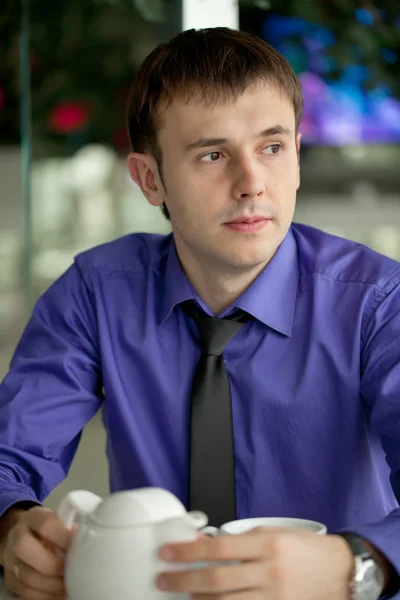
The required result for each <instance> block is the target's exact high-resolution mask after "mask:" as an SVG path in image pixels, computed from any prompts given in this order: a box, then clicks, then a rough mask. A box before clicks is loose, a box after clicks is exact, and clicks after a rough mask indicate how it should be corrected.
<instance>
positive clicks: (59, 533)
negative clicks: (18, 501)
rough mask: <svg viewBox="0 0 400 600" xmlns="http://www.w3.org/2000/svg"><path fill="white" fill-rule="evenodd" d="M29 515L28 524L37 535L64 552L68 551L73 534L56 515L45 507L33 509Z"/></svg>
mask: <svg viewBox="0 0 400 600" xmlns="http://www.w3.org/2000/svg"><path fill="white" fill-rule="evenodd" d="M28 513H29V516H27V518H26V523H27V525H28V527H29V529H30V530H31V531H33V533H34V534H35V535H37V536H38V537H39V538H42V539H43V540H45V541H46V542H50V543H51V544H53V545H54V546H56V547H57V548H59V549H60V550H62V551H63V552H66V551H67V550H68V548H69V545H70V543H71V540H72V537H73V532H72V531H70V530H69V529H67V528H66V527H65V526H64V525H63V524H62V523H61V521H60V519H59V518H58V517H57V515H56V514H55V513H53V512H52V511H51V510H48V509H45V508H43V507H37V508H31V509H30V510H29V511H28Z"/></svg>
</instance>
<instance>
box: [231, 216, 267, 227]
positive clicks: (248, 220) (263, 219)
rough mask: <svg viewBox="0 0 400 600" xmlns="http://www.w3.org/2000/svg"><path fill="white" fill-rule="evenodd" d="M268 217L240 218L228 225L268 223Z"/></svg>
mask: <svg viewBox="0 0 400 600" xmlns="http://www.w3.org/2000/svg"><path fill="white" fill-rule="evenodd" d="M266 220H267V217H240V218H239V219H235V220H234V221H228V222H227V225H230V224H234V223H250V224H251V223H257V222H258V221H266Z"/></svg>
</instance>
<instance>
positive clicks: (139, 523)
mask: <svg viewBox="0 0 400 600" xmlns="http://www.w3.org/2000/svg"><path fill="white" fill-rule="evenodd" d="M77 515H79V516H80V518H81V525H80V526H79V529H78V531H77V533H76V534H75V536H74V538H73V540H72V543H71V546H70V549H69V551H68V553H67V556H66V565H65V583H66V588H67V592H68V598H69V600H112V599H114V598H118V600H167V599H168V600H184V599H187V598H188V596H187V595H185V594H176V593H166V592H161V591H160V590H158V588H157V587H156V585H155V578H156V576H157V573H159V572H161V571H168V570H173V569H174V570H176V569H182V568H188V566H187V565H186V566H184V565H171V564H167V563H165V562H163V561H162V560H161V559H159V558H158V555H157V552H158V550H159V548H160V547H161V546H162V545H163V544H166V543H168V542H180V541H192V540H194V539H195V538H196V536H197V531H198V530H199V529H201V528H203V527H204V526H205V525H207V521H208V519H207V517H206V515H205V514H204V513H201V512H194V511H193V512H186V509H185V507H184V506H183V504H182V503H181V502H180V500H178V498H176V497H175V496H174V495H173V494H171V493H170V492H168V491H167V490H164V489H160V488H150V487H149V488H142V489H138V490H133V491H125V492H117V493H114V494H111V495H110V496H109V497H108V498H106V499H105V500H103V499H102V498H99V497H98V496H96V495H95V494H92V493H91V492H87V491H84V490H77V491H73V492H70V493H69V494H68V495H67V496H66V497H65V498H64V499H63V500H62V501H61V504H60V506H59V509H58V516H59V518H60V519H61V521H62V522H63V523H64V524H65V525H66V527H68V528H71V527H72V525H73V523H74V521H75V518H76V516H77Z"/></svg>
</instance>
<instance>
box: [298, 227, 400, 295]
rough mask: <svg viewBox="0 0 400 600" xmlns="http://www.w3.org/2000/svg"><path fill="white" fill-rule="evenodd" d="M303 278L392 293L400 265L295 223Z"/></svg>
mask: <svg viewBox="0 0 400 600" xmlns="http://www.w3.org/2000/svg"><path fill="white" fill-rule="evenodd" d="M292 232H293V235H294V238H295V240H296V244H297V250H298V256H299V267H300V275H301V276H302V277H307V276H320V277H325V278H327V279H330V280H331V281H336V282H338V283H349V284H351V283H354V284H364V285H365V286H373V287H376V288H378V289H379V290H380V291H381V292H383V293H384V294H388V293H390V292H391V291H392V290H393V289H394V288H395V287H396V286H397V285H398V284H399V283H400V263H399V262H398V261H396V260H393V259H391V258H389V257H387V256H384V255H382V254H379V253H378V252H375V251H374V250H372V249H371V248H368V247H367V246H364V245H363V244H360V243H357V242H354V241H351V240H347V239H344V238H341V237H337V236H334V235H331V234H328V233H326V232H324V231H321V230H320V229H316V228H314V227H309V226H307V225H301V224H298V223H294V224H293V225H292Z"/></svg>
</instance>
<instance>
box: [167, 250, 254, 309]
mask: <svg viewBox="0 0 400 600" xmlns="http://www.w3.org/2000/svg"><path fill="white" fill-rule="evenodd" d="M181 254H183V253H181ZM181 254H180V253H179V251H178V256H179V259H180V262H181V265H182V268H183V270H184V272H185V274H186V277H187V278H188V279H189V281H190V283H191V284H192V285H193V287H194V288H195V289H196V291H197V293H198V294H199V296H200V298H201V299H202V300H203V302H205V303H206V304H207V306H208V307H209V308H211V310H212V311H213V312H214V313H215V314H216V315H218V314H220V313H221V312H222V311H224V310H225V309H226V308H228V306H230V305H231V304H233V303H234V302H235V301H236V300H237V299H238V298H239V296H241V295H242V294H243V292H245V291H246V289H247V288H248V287H250V285H251V284H252V283H253V281H254V280H255V279H256V278H257V277H258V275H259V274H260V273H261V271H262V270H263V269H264V268H265V264H261V265H256V266H255V267H252V268H251V269H250V268H239V267H232V268H231V270H227V269H226V267H225V268H224V272H223V273H222V272H221V270H218V267H216V265H215V264H213V265H212V266H211V265H210V264H203V265H201V266H200V265H198V264H193V263H192V261H191V260H190V259H189V260H188V258H187V257H186V256H185V255H184V254H183V259H182V256H181Z"/></svg>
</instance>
